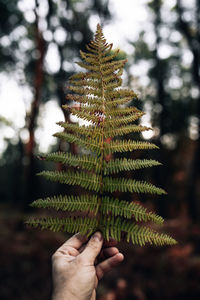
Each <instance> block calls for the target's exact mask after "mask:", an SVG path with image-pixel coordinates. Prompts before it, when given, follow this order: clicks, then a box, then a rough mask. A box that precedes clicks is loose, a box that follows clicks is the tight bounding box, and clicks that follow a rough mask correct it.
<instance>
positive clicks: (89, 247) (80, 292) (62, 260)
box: [52, 232, 124, 300]
mask: <svg viewBox="0 0 200 300" xmlns="http://www.w3.org/2000/svg"><path fill="white" fill-rule="evenodd" d="M87 240H88V239H87V238H86V237H83V236H81V235H80V234H75V235H74V236H72V237H71V238H70V239H69V240H67V241H66V242H65V243H64V244H63V245H62V246H61V247H60V248H59V249H58V250H57V251H56V252H55V253H54V255H53V256H52V267H53V283H54V291H53V298H52V299H53V300H75V299H76V300H95V299H96V288H97V285H98V280H99V279H101V278H102V277H103V275H104V274H105V273H107V272H108V271H110V270H111V269H112V268H113V267H115V266H117V265H118V264H119V263H120V262H121V261H122V260H123V259H124V257H123V254H121V253H119V250H118V249H117V248H116V247H114V246H116V241H115V240H110V241H109V242H103V238H102V234H101V233H100V232H96V233H95V234H93V236H92V237H91V238H90V240H89V241H88V243H87V244H85V243H86V242H87Z"/></svg>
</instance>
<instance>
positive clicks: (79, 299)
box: [52, 288, 96, 300]
mask: <svg viewBox="0 0 200 300" xmlns="http://www.w3.org/2000/svg"><path fill="white" fill-rule="evenodd" d="M93 299H94V300H95V299H96V297H94V296H93V295H92V298H91V297H84V296H81V295H76V294H75V293H73V292H72V291H71V290H70V289H62V288H61V289H56V288H55V289H54V290H53V294H52V300H93Z"/></svg>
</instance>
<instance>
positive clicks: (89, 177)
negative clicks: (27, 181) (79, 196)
mask: <svg viewBox="0 0 200 300" xmlns="http://www.w3.org/2000/svg"><path fill="white" fill-rule="evenodd" d="M38 176H43V177H45V178H46V179H47V180H50V181H56V182H60V183H63V184H69V185H79V186H81V187H83V188H85V189H88V190H93V191H95V192H98V191H99V190H100V187H101V184H100V176H99V175H96V174H93V173H90V174H89V173H86V172H82V171H76V172H72V171H67V172H64V171H61V172H58V171H42V172H40V173H38Z"/></svg>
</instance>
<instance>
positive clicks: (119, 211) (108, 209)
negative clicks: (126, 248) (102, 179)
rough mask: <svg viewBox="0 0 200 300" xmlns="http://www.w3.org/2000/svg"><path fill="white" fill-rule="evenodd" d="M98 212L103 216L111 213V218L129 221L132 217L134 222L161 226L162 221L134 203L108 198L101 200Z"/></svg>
mask: <svg viewBox="0 0 200 300" xmlns="http://www.w3.org/2000/svg"><path fill="white" fill-rule="evenodd" d="M100 210H101V212H102V214H103V215H105V214H107V215H109V214H110V213H112V215H113V216H115V217H117V216H120V217H124V218H127V219H131V218H132V217H133V216H134V218H135V220H136V221H140V222H141V221H143V222H148V221H152V222H154V223H155V224H158V225H161V224H162V223H163V222H164V219H163V218H162V217H160V216H158V215H156V214H155V213H152V212H147V209H146V208H145V207H143V206H142V205H140V204H139V203H136V202H127V201H124V200H121V201H120V200H119V199H115V198H110V197H108V196H107V197H103V198H102V206H101V207H100Z"/></svg>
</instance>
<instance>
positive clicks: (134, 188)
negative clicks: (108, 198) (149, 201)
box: [103, 177, 166, 195]
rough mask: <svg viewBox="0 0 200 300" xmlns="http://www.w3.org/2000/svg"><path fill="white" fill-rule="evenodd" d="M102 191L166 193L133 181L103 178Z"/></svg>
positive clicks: (144, 183) (148, 184) (149, 185)
mask: <svg viewBox="0 0 200 300" xmlns="http://www.w3.org/2000/svg"><path fill="white" fill-rule="evenodd" d="M103 187H104V191H106V192H111V193H113V192H117V191H118V192H131V193H132V192H135V193H145V194H146V193H148V194H158V195H162V194H166V192H165V191H164V190H163V189H161V188H158V187H156V186H155V185H153V184H151V183H148V182H145V181H137V180H134V179H126V178H112V177H104V186H103Z"/></svg>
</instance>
